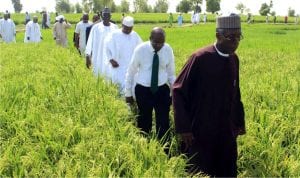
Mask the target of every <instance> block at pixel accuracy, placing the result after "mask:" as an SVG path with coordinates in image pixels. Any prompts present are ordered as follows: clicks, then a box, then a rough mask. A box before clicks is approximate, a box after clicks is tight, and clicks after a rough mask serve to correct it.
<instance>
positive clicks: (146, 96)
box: [135, 84, 171, 139]
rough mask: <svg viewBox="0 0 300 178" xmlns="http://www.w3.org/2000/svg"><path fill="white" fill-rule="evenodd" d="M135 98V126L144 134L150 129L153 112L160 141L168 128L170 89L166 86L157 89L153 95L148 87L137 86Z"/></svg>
mask: <svg viewBox="0 0 300 178" xmlns="http://www.w3.org/2000/svg"><path fill="white" fill-rule="evenodd" d="M135 96H136V102H137V106H138V110H139V111H138V116H137V125H138V127H139V128H141V130H142V131H143V132H145V133H150V131H151V128H152V111H153V109H154V111H155V118H156V133H157V135H158V138H159V139H161V138H162V137H163V136H164V135H165V134H166V133H167V131H168V130H169V128H170V121H169V112H170V105H171V97H170V88H169V86H168V85H167V84H165V85H162V86H160V87H159V88H158V91H157V92H156V93H155V94H153V93H152V92H151V91H150V87H144V86H142V85H139V84H137V85H136V87H135Z"/></svg>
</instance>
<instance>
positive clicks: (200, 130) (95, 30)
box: [0, 8, 245, 177]
mask: <svg viewBox="0 0 300 178" xmlns="http://www.w3.org/2000/svg"><path fill="white" fill-rule="evenodd" d="M101 16H102V21H100V20H98V18H97V17H94V18H93V19H94V20H93V21H94V23H93V24H92V23H91V22H89V17H88V15H87V14H84V15H83V17H82V21H80V22H79V23H77V25H76V29H75V46H76V48H77V49H78V50H79V51H80V53H81V55H83V56H85V60H86V66H87V67H88V68H92V70H93V73H94V74H95V75H96V76H102V77H104V78H105V79H106V80H110V81H112V82H113V83H115V84H117V85H118V86H119V91H120V93H121V94H122V95H123V96H124V97H125V102H126V103H128V104H129V105H133V104H134V103H135V102H136V104H137V107H138V113H137V126H138V127H139V128H140V129H141V130H142V131H143V133H145V134H149V133H150V132H151V128H152V112H153V110H154V111H155V118H156V133H157V135H158V138H159V139H161V138H164V137H165V138H168V132H169V130H170V121H169V112H170V106H171V104H172V103H173V109H174V121H175V131H176V132H177V133H178V134H179V135H180V139H181V141H182V149H181V150H182V152H183V153H185V154H186V155H187V156H188V157H189V158H190V159H189V163H190V164H189V165H190V166H189V167H188V171H189V172H190V173H196V172H200V171H201V172H203V173H206V174H208V175H210V176H217V177H219V176H220V177H224V176H228V177H234V176H237V165H236V161H237V143H236V139H237V136H238V135H242V134H245V120H244V109H243V104H242V102H241V94H240V88H239V59H238V56H237V55H236V54H235V50H236V49H237V48H238V45H239V42H240V40H242V38H243V36H242V33H241V22H240V17H239V16H238V15H235V14H231V15H229V16H220V17H218V18H217V27H216V42H215V43H214V44H213V45H210V46H207V47H204V48H201V49H199V50H197V51H195V52H194V53H193V54H192V55H191V56H190V58H189V60H188V61H187V63H186V64H185V65H184V67H183V69H182V71H181V72H180V73H179V75H178V77H177V78H176V75H175V59H174V53H173V49H172V48H171V46H170V45H169V44H167V43H166V42H165V40H166V33H165V31H164V30H163V29H162V28H160V27H154V28H153V29H152V31H151V33H150V37H149V41H146V42H142V39H141V38H140V36H139V35H138V34H137V33H136V32H135V31H133V26H134V19H133V18H132V17H130V16H126V17H124V18H123V20H122V28H121V29H118V27H117V25H115V24H114V23H112V22H111V13H110V10H109V9H108V8H105V9H104V10H103V11H102V13H101ZM5 19H6V20H5V22H3V21H1V22H0V34H1V35H2V34H5V33H7V31H5V32H4V31H3V28H2V26H3V23H5V25H7V24H8V23H9V21H7V17H5ZM57 20H58V22H56V24H55V25H54V28H53V29H54V30H53V32H54V39H55V40H56V42H57V44H61V45H62V46H65V45H66V41H65V40H66V34H65V33H64V32H62V31H63V29H66V28H70V24H69V23H68V22H67V21H66V20H65V19H64V18H63V16H61V17H60V18H58V19H57ZM1 25H2V26H1ZM11 28H13V27H11ZM27 28H28V29H27ZM38 29H39V27H38V24H37V18H33V21H32V22H28V27H27V26H26V35H25V36H26V40H27V41H32V42H38V41H39V40H40V39H41V38H42V35H41V34H40V33H38V32H37V31H39V30H38ZM35 32H36V33H35ZM32 34H38V35H36V36H35V35H32ZM14 36H15V32H13V33H12V34H11V35H10V36H9V37H10V38H12V37H14ZM2 38H3V35H2Z"/></svg>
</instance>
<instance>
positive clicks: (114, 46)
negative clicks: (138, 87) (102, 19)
mask: <svg viewBox="0 0 300 178" xmlns="http://www.w3.org/2000/svg"><path fill="white" fill-rule="evenodd" d="M133 24H134V20H133V18H132V17H129V16H127V17H124V18H123V21H122V29H120V30H117V31H115V32H113V33H112V34H111V35H110V36H109V37H108V38H106V39H105V42H104V46H105V49H106V54H107V59H108V60H109V63H108V64H109V75H110V76H109V78H110V79H111V80H112V82H113V83H116V84H117V85H118V86H119V87H120V88H119V89H120V91H121V93H123V92H124V88H125V80H124V78H125V75H126V71H127V68H128V65H129V63H130V59H131V57H132V54H133V51H134V49H135V47H136V46H137V45H139V44H140V43H142V42H143V41H142V39H141V37H140V36H139V35H138V34H137V33H136V32H135V31H133V30H132V29H133Z"/></svg>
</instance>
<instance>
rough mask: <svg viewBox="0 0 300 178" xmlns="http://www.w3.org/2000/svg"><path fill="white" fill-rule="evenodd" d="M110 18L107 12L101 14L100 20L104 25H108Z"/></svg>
mask: <svg viewBox="0 0 300 178" xmlns="http://www.w3.org/2000/svg"><path fill="white" fill-rule="evenodd" d="M110 17H111V15H110V13H108V12H104V13H103V14H102V18H103V21H104V23H108V22H109V21H110Z"/></svg>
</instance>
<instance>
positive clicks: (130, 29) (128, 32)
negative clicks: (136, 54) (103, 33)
mask: <svg viewBox="0 0 300 178" xmlns="http://www.w3.org/2000/svg"><path fill="white" fill-rule="evenodd" d="M132 29H133V27H127V26H126V25H122V32H123V33H125V34H127V35H128V34H130V33H131V32H132Z"/></svg>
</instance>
